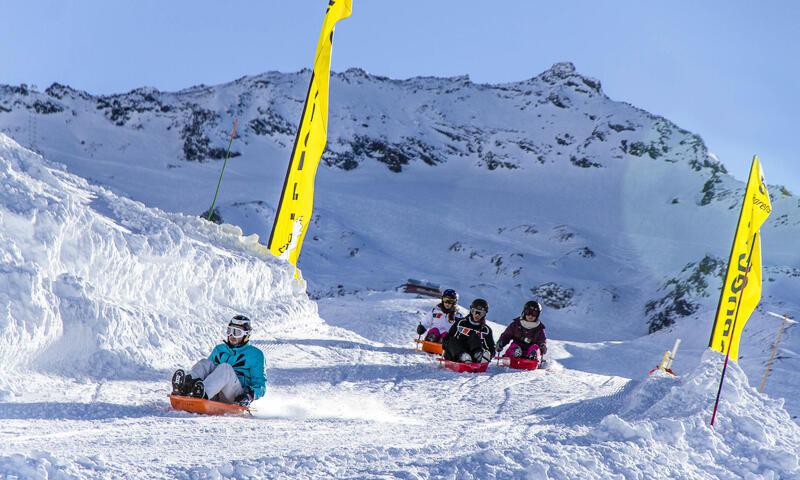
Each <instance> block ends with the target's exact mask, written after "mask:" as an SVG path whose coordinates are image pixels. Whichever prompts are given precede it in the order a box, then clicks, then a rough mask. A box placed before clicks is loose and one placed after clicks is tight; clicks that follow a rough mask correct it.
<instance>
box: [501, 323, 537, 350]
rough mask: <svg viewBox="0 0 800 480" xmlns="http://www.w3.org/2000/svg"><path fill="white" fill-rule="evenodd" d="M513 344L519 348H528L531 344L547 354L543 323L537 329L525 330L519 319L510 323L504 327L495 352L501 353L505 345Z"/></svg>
mask: <svg viewBox="0 0 800 480" xmlns="http://www.w3.org/2000/svg"><path fill="white" fill-rule="evenodd" d="M511 342H514V343H516V344H517V345H520V346H528V345H532V344H534V343H535V344H537V345H539V348H540V349H541V350H542V353H547V335H545V333H544V323H542V322H539V326H538V327H534V328H530V329H529V328H525V327H523V326H522V322H521V320H520V318H519V317H517V318H515V319H514V320H512V321H511V325H509V326H508V327H506V330H505V331H504V332H503V334H502V335H500V340H499V341H498V342H497V351H498V352H499V351H501V350H502V349H503V348H504V347H505V346H506V345H508V344H509V343H511Z"/></svg>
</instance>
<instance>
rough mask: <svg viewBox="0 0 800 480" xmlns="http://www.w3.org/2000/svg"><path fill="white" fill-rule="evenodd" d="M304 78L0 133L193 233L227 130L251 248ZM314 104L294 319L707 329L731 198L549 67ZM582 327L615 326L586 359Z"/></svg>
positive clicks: (698, 162)
mask: <svg viewBox="0 0 800 480" xmlns="http://www.w3.org/2000/svg"><path fill="white" fill-rule="evenodd" d="M309 75H310V72H309V71H302V72H299V73H297V74H283V73H276V72H271V73H267V74H263V75H258V76H253V77H243V78H241V79H239V80H237V81H235V82H233V83H230V84H226V85H221V86H217V87H207V86H197V87H192V88H189V89H186V90H182V91H180V92H176V93H166V92H159V91H157V90H155V89H152V88H140V89H137V90H134V91H131V92H129V93H127V94H123V95H112V96H92V95H90V94H88V93H85V92H80V91H76V90H74V89H71V88H69V87H66V86H63V85H58V84H54V85H51V86H50V87H49V88H47V89H46V90H45V91H44V92H42V93H39V92H36V91H34V90H32V89H31V88H29V87H27V86H25V85H22V86H18V87H12V86H3V87H0V131H3V132H5V133H7V134H8V135H10V136H12V137H13V138H16V139H17V140H18V141H19V142H21V143H23V144H27V145H28V146H29V147H31V148H33V149H35V150H37V151H41V152H42V153H43V154H44V155H46V156H47V158H49V159H52V160H54V161H58V162H62V163H64V164H66V165H67V166H68V167H69V169H70V170H71V171H73V172H75V173H77V174H79V175H81V176H83V177H85V178H87V179H89V180H90V181H92V182H94V183H97V184H101V185H104V186H107V187H108V188H111V189H112V190H113V191H115V192H117V193H119V194H123V195H125V196H128V197H130V198H133V199H135V200H139V201H142V202H144V203H145V204H147V205H151V206H157V207H159V208H161V209H164V210H166V211H173V212H184V213H190V214H191V213H194V214H200V213H201V212H203V211H205V210H206V209H207V208H208V205H209V204H210V199H211V197H212V195H213V190H214V186H215V184H216V179H217V176H218V175H219V170H220V167H221V165H220V164H221V162H220V159H222V158H223V157H224V154H225V146H226V136H227V135H228V132H229V130H230V128H231V124H232V121H233V119H234V118H236V119H238V121H239V125H240V128H239V131H238V133H239V135H238V137H237V139H236V140H235V141H234V143H233V153H232V156H233V158H232V160H231V165H230V166H229V169H228V170H227V173H226V178H225V181H224V183H223V188H222V191H221V197H220V200H219V202H218V206H219V210H218V211H219V213H220V214H221V216H222V218H223V220H224V221H225V222H227V223H231V224H235V225H239V226H240V227H241V228H242V229H243V231H244V232H245V233H256V234H258V235H259V236H260V237H261V238H262V240H261V241H262V242H264V241H265V237H266V236H267V235H268V233H269V228H270V225H271V222H272V218H273V215H274V208H275V203H276V202H277V199H278V197H279V193H280V188H281V186H282V179H283V175H284V173H285V168H286V164H287V162H288V157H289V153H290V150H291V147H292V145H293V142H294V134H295V125H296V122H297V119H298V118H299V116H300V109H301V108H302V104H303V101H304V96H305V94H306V88H307V81H308V77H309ZM331 91H332V96H331V114H330V133H329V149H328V152H327V153H326V155H325V157H324V166H323V167H321V169H320V172H319V174H318V181H317V200H316V212H317V215H316V216H315V218H314V224H313V226H312V228H311V230H310V235H309V236H308V237H307V241H306V245H305V246H304V250H303V255H302V256H301V261H300V266H301V268H302V270H303V271H304V272H305V273H306V277H307V278H308V280H309V291H310V293H311V294H312V296H313V297H315V298H322V297H327V296H331V295H341V294H345V293H354V292H359V291H368V290H385V289H388V288H392V287H394V286H396V285H397V284H399V283H401V282H402V281H404V280H405V279H406V278H407V277H415V278H425V279H428V280H431V281H434V282H436V283H440V284H442V285H446V286H453V287H456V288H457V289H459V291H461V292H463V293H464V295H465V296H466V297H473V296H484V297H487V298H488V299H489V300H490V303H492V305H493V312H495V313H496V315H497V318H501V319H507V318H510V317H511V316H513V315H514V314H516V313H517V310H518V309H519V307H518V305H521V303H522V302H523V301H524V300H525V299H527V298H528V297H530V296H531V295H534V296H536V297H538V298H541V299H543V300H544V303H545V304H546V305H548V306H549V307H550V308H551V309H552V314H553V320H555V321H556V322H557V323H558V324H559V329H560V330H561V332H562V333H561V335H562V336H563V338H581V339H583V338H593V339H597V340H603V339H606V340H607V339H615V338H618V339H622V338H631V337H636V336H640V335H643V334H645V333H648V332H653V331H656V330H659V329H661V328H663V327H665V326H669V325H672V324H673V323H674V322H675V321H676V320H678V319H680V318H683V317H693V318H694V319H695V320H694V321H698V322H699V321H702V322H709V321H710V320H709V314H708V311H709V309H713V307H714V306H715V305H716V301H717V298H716V293H715V292H717V291H718V288H717V287H718V285H719V280H718V277H719V275H720V272H721V270H722V269H724V264H725V262H726V261H727V255H728V251H729V245H730V242H731V238H732V232H733V228H734V226H735V222H736V216H737V214H738V209H739V202H740V199H741V195H742V192H743V184H742V183H741V182H739V181H736V180H735V179H733V178H732V177H730V176H728V175H727V174H726V173H725V172H726V171H725V168H724V166H723V165H722V164H721V163H720V162H719V161H717V160H716V159H715V158H714V157H713V155H711V154H709V152H708V151H707V149H706V147H705V145H704V144H703V141H702V139H701V138H700V137H699V136H698V135H696V134H692V133H690V132H687V131H685V130H683V129H681V128H679V127H678V126H676V125H674V124H673V123H672V122H670V121H669V120H667V119H665V118H662V117H658V116H655V115H652V114H649V113H647V112H645V111H643V110H640V109H637V108H635V107H633V106H631V105H629V104H626V103H622V102H618V101H614V100H612V99H610V98H608V97H607V96H606V95H605V94H604V93H603V91H602V89H601V85H600V82H599V81H598V80H596V79H592V78H589V77H586V76H583V75H580V74H579V73H577V72H576V71H575V68H574V66H573V65H571V64H568V63H562V64H556V65H554V66H553V67H552V68H551V69H549V70H547V71H545V72H543V73H542V74H541V75H539V76H537V77H535V78H532V79H530V80H527V81H523V82H518V83H512V84H503V85H480V84H473V83H471V82H470V81H469V78H467V77H456V78H445V79H441V78H427V77H419V78H412V79H408V80H392V79H388V78H384V77H377V76H371V75H369V74H367V73H366V72H364V71H363V70H359V69H351V70H348V71H346V72H344V73H340V74H333V76H332V82H331ZM749 154H750V153H749V152H747V153H743V155H749ZM764 164H765V169H766V174H767V178H768V180H769V159H764ZM773 180H776V179H773ZM772 194H773V197H774V202H773V203H774V213H773V215H772V218H771V220H770V222H768V225H767V227H766V228H765V232H764V235H763V238H764V252H765V253H764V261H765V264H766V265H767V271H768V273H769V275H768V280H769V282H770V283H769V284H768V287H769V288H767V289H765V299H764V307H765V308H767V309H776V310H779V311H781V312H784V313H792V312H795V311H796V310H797V308H796V307H797V303H796V301H794V300H793V299H794V298H796V297H797V294H798V293H800V292H799V291H798V289H799V288H800V285H798V283H797V282H796V281H795V279H796V278H797V274H798V272H800V270H798V267H799V266H800V265H799V263H800V262H798V255H797V254H796V253H795V251H794V249H793V248H792V246H791V245H792V243H791V239H792V238H794V237H795V236H796V234H797V233H798V230H797V229H798V224H800V215H799V213H798V208H799V207H800V203H798V201H797V199H796V198H794V197H793V196H792V195H791V194H790V193H789V192H788V191H787V190H786V189H784V188H782V187H777V186H776V187H774V188H773V189H772ZM410 212H412V213H410ZM343 272H346V273H344V274H343ZM587 316H589V317H598V316H599V317H602V318H605V319H611V318H613V319H614V322H612V324H611V325H604V328H603V332H602V333H601V334H600V335H599V336H592V335H589V336H588V337H587V336H586V335H587V333H585V332H582V331H583V330H586V328H585V324H586V321H585V318H586V317H587ZM773 327H774V325H770V328H773ZM709 330H710V327H709ZM758 348H759V350H758V352H751V353H748V352H744V354H745V355H757V354H760V352H761V351H762V350H763V349H764V348H763V346H759V347H758Z"/></svg>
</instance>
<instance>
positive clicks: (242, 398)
mask: <svg viewBox="0 0 800 480" xmlns="http://www.w3.org/2000/svg"><path fill="white" fill-rule="evenodd" d="M254 398H255V396H254V395H253V391H252V390H250V389H249V388H248V389H247V391H245V392H244V393H243V394H241V395H239V396H238V397H236V403H238V404H239V405H241V406H243V407H249V406H250V403H252V402H253V399H254Z"/></svg>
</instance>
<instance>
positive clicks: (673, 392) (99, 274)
mask: <svg viewBox="0 0 800 480" xmlns="http://www.w3.org/2000/svg"><path fill="white" fill-rule="evenodd" d="M0 174H1V175H2V177H3V178H2V182H1V183H0V184H2V186H3V187H2V191H0V224H2V228H1V229H0V245H2V263H0V268H2V272H3V274H2V276H0V278H2V282H3V288H2V290H1V291H2V295H3V297H2V300H3V305H4V306H5V309H4V310H5V311H6V315H5V316H4V317H3V320H2V323H0V327H1V328H2V337H0V338H2V342H3V343H2V350H0V352H1V353H0V355H2V356H0V359H2V362H3V365H4V368H3V370H2V371H0V382H2V383H0V385H2V391H3V398H2V400H0V418H2V420H3V428H2V431H1V432H0V443H1V444H2V445H3V449H2V451H0V477H3V478H26V479H28V478H31V479H49V478H59V479H61V478H186V479H188V478H243V479H244V478H319V477H335V478H441V477H445V478H493V477H497V478H533V479H573V478H587V479H595V478H596V479H605V478H615V477H619V478H708V479H712V478H797V477H798V476H800V464H799V463H798V453H797V452H798V451H799V449H800V427H798V425H797V424H796V423H795V422H793V421H791V419H790V416H789V414H788V413H787V412H786V410H785V409H784V408H783V402H782V401H780V400H773V399H770V398H769V397H765V396H762V395H759V394H758V393H756V392H755V391H754V390H753V388H752V387H750V386H748V384H747V379H746V377H745V375H744V373H743V372H742V371H741V370H740V369H739V367H738V366H737V365H735V364H734V365H733V366H731V367H730V372H729V381H728V383H727V384H726V387H725V388H726V391H725V395H724V396H723V400H722V403H721V415H720V417H719V420H718V425H717V427H716V429H714V430H711V429H710V428H709V427H708V426H707V422H708V415H709V408H710V405H711V402H712V400H713V396H714V394H715V393H716V384H715V383H714V382H715V380H716V378H717V375H718V373H719V370H720V367H721V365H720V363H721V358H720V357H719V356H718V355H716V354H714V353H708V354H706V355H705V356H704V358H703V359H702V360H701V361H700V363H699V366H698V367H696V368H694V369H693V372H690V373H687V374H686V375H684V376H682V377H681V378H680V379H677V380H676V379H672V378H657V377H656V378H650V379H648V380H643V375H642V374H641V373H640V371H639V370H640V369H639V367H640V365H636V364H635V362H631V361H630V360H632V359H634V358H636V357H637V356H638V355H639V353H638V352H637V351H636V346H635V344H633V342H631V344H630V348H629V349H628V350H626V351H627V356H624V355H620V356H619V357H618V360H620V361H619V362H618V363H619V364H620V365H622V366H626V367H620V368H625V369H626V371H625V372H620V373H622V375H604V374H598V373H593V372H592V371H591V365H592V364H594V363H595V361H594V359H592V358H591V357H590V356H583V357H581V356H580V355H576V354H573V353H570V352H569V348H570V345H569V344H568V343H567V342H560V341H558V340H554V341H552V344H551V351H552V354H551V359H552V363H553V367H552V368H551V369H550V370H540V371H534V372H514V371H507V370H503V369H500V368H499V367H496V366H492V367H491V368H490V371H489V372H488V373H487V374H481V375H466V374H462V375H457V374H454V373H452V372H449V371H446V370H441V369H439V368H438V367H437V366H436V365H435V362H434V361H433V359H431V358H430V357H428V356H427V355H425V354H421V353H417V352H415V351H414V350H413V349H411V347H410V345H409V343H410V342H409V338H408V336H407V335H408V332H409V331H410V330H412V329H413V327H414V325H416V323H417V322H418V321H419V320H420V319H421V318H423V317H424V316H425V315H426V312H427V311H428V309H429V308H430V306H431V301H430V300H428V299H414V298H409V297H408V296H406V295H403V294H400V293H395V292H385V293H371V294H366V293H360V294H356V295H351V296H347V297H344V298H327V299H324V300H322V301H321V302H320V307H319V308H320V315H321V316H322V317H323V318H325V320H324V321H323V320H322V319H321V318H320V316H319V315H318V314H317V310H316V308H317V307H316V305H315V304H314V303H312V302H311V301H309V299H308V297H307V296H306V295H305V293H304V292H303V291H302V289H301V288H297V287H296V286H295V283H294V282H293V281H292V280H291V272H290V270H289V269H288V268H287V267H286V265H283V264H281V263H280V262H278V261H276V260H275V259H273V258H271V257H270V256H269V255H265V254H264V253H263V251H262V249H261V248H260V247H258V246H257V245H255V244H254V243H253V238H252V237H243V236H242V235H241V232H239V231H238V230H237V229H235V228H232V227H230V226H224V227H219V226H215V225H212V224H209V223H207V222H204V221H202V220H198V219H197V218H194V217H190V216H184V215H181V214H168V213H164V212H162V211H160V210H154V209H150V208H147V207H145V206H143V205H142V204H140V203H137V202H134V201H130V200H126V199H123V198H121V197H118V196H117V195H116V194H114V193H112V192H110V191H108V190H105V189H103V188H101V187H96V186H92V185H90V184H89V183H87V182H86V181H84V180H82V179H80V178H78V177H76V176H74V175H72V174H69V173H66V172H65V171H64V170H63V169H62V168H60V167H58V166H57V165H53V164H50V163H47V162H45V161H44V160H42V159H41V158H39V157H38V156H36V155H34V154H32V153H31V152H28V151H26V150H24V149H22V148H20V147H19V146H18V145H16V144H15V143H14V142H13V141H12V140H10V139H9V138H8V137H5V136H2V135H0ZM232 312H246V313H248V314H250V315H252V316H253V318H254V319H256V333H255V334H254V340H253V341H254V343H255V344H256V345H258V346H259V347H261V348H262V349H263V350H264V351H265V353H266V356H267V362H268V370H267V371H268V381H269V387H268V395H267V396H266V397H265V398H264V399H261V400H259V401H257V402H255V403H254V408H255V418H209V417H202V416H196V415H191V414H186V413H181V412H174V411H171V410H170V409H169V407H168V403H167V401H166V398H165V395H166V393H167V390H168V385H167V380H168V377H169V374H170V371H171V369H172V368H173V367H174V366H176V365H186V364H187V363H189V362H191V361H192V360H193V359H195V358H197V357H198V356H201V355H203V354H204V353H205V352H206V351H207V350H208V349H209V348H210V346H211V345H212V343H213V342H214V341H215V339H216V338H218V336H219V334H220V333H221V331H222V327H223V325H224V319H225V318H226V317H227V316H229V315H230V314H231V313H232ZM495 326H496V328H497V327H499V326H498V325H495ZM586 347H587V348H592V347H591V346H590V345H587V346H586ZM569 362H571V363H572V366H571V367H566V365H567V363H569ZM631 378H634V379H633V380H631ZM239 441H241V443H237V442H239Z"/></svg>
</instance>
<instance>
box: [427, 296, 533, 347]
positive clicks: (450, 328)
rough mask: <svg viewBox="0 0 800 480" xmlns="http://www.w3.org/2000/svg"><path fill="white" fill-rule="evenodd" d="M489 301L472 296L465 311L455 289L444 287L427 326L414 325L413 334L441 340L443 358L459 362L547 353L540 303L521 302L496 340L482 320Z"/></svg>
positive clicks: (431, 339)
mask: <svg viewBox="0 0 800 480" xmlns="http://www.w3.org/2000/svg"><path fill="white" fill-rule="evenodd" d="M488 312H489V303H488V302H487V301H486V300H484V299H482V298H476V299H475V300H473V301H472V304H471V305H470V306H469V311H467V310H466V309H464V308H463V307H461V306H459V305H458V293H456V291H455V290H452V289H447V290H445V291H444V292H443V293H442V299H441V302H439V303H438V304H437V305H436V306H435V307H433V310H432V311H431V318H430V320H429V322H428V326H427V327H425V326H424V325H422V324H420V325H418V326H417V334H418V335H420V336H421V335H423V334H426V335H425V341H428V342H434V343H441V344H442V347H443V353H442V355H443V357H444V359H445V360H450V361H454V362H461V363H488V362H489V361H491V359H492V358H494V357H495V356H498V355H499V354H500V352H502V351H503V348H505V346H506V345H508V348H507V349H506V351H505V353H504V354H503V355H502V356H504V357H511V358H523V359H530V360H539V361H541V360H542V356H543V355H544V354H545V353H547V336H546V335H545V327H544V324H543V323H542V322H541V321H540V320H539V316H540V315H541V313H542V306H541V305H540V304H539V302H537V301H536V300H530V301H528V302H526V303H525V305H524V306H523V308H522V313H521V314H520V316H519V317H517V318H515V319H514V320H512V321H511V324H510V325H509V326H508V327H507V328H506V329H505V331H504V332H503V334H502V335H500V339H499V340H498V341H497V344H495V342H494V335H493V334H492V329H491V328H490V327H489V325H487V324H486V314H487V313H488Z"/></svg>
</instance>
